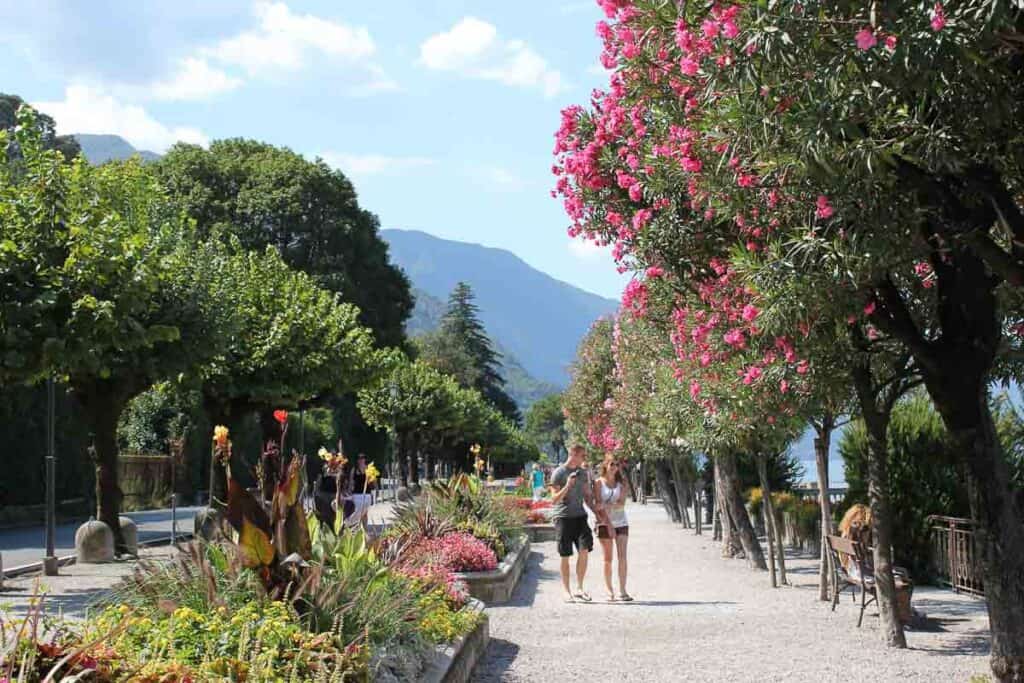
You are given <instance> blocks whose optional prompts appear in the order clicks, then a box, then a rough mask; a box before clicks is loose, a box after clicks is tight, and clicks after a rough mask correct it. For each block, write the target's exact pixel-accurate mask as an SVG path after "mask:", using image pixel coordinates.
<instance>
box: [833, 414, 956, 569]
mask: <svg viewBox="0 0 1024 683" xmlns="http://www.w3.org/2000/svg"><path fill="white" fill-rule="evenodd" d="M839 453H840V454H841V455H842V457H843V461H844V470H845V473H846V482H847V485H848V486H849V490H848V491H847V494H846V498H845V499H844V501H843V503H842V505H840V506H839V507H838V508H837V509H836V515H837V517H841V516H842V514H843V512H844V511H845V510H846V509H848V508H849V507H850V505H852V504H853V503H859V502H863V503H866V502H867V501H868V484H867V458H868V436H867V429H866V428H865V426H864V423H863V421H860V420H858V421H856V422H853V423H852V424H850V425H849V426H848V427H847V428H846V430H845V431H844V432H843V435H842V437H841V438H840V440H839ZM957 460H958V458H957V454H956V452H955V449H954V447H953V445H952V443H951V442H950V440H949V437H948V434H947V432H946V428H945V426H944V425H943V423H942V419H941V417H940V416H939V414H938V413H937V412H936V411H935V409H934V408H933V407H932V403H931V401H930V400H929V399H928V397H927V396H925V395H923V394H915V395H913V396H911V397H909V398H908V399H906V400H904V401H901V402H900V403H899V404H898V405H897V406H896V408H895V410H893V414H892V421H891V423H890V425H889V462H888V466H889V497H890V502H891V506H892V514H893V549H894V551H895V561H896V562H897V563H898V564H900V565H902V566H904V567H906V568H907V569H909V570H910V572H911V574H912V575H913V576H914V577H915V578H916V579H927V578H928V575H929V571H930V570H929V564H930V561H929V558H930V553H931V546H930V541H929V535H930V531H929V528H928V524H927V521H926V519H927V517H928V515H951V516H957V517H969V516H970V508H969V505H968V501H967V488H966V485H965V482H964V479H963V473H962V471H961V468H960V466H959V465H958V464H957Z"/></svg>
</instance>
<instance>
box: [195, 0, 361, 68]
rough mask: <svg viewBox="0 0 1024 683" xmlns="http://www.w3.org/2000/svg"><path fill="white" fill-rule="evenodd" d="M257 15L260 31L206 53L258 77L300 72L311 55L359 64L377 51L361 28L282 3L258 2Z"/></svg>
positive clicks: (239, 36) (240, 36) (227, 40)
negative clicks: (276, 72) (275, 71)
mask: <svg viewBox="0 0 1024 683" xmlns="http://www.w3.org/2000/svg"><path fill="white" fill-rule="evenodd" d="M254 11H255V14H256V17H257V18H258V19H259V28H257V29H254V30H251V31H245V32H243V33H240V34H238V35H237V36H234V37H232V38H227V39H225V40H222V41H221V42H220V43H218V44H217V45H215V46H213V47H211V48H207V49H206V50H204V53H205V54H207V55H209V56H211V57H213V58H216V59H217V60H219V61H221V62H223V63H226V64H232V65H235V66H239V67H241V68H243V69H245V70H247V71H248V72H249V73H250V75H255V74H258V73H260V72H262V71H264V70H266V69H270V68H277V69H285V70H295V69H299V68H301V67H303V66H305V65H306V64H307V63H308V61H309V58H310V56H311V54H312V53H319V54H322V55H326V56H328V57H333V58H338V59H342V60H345V61H349V62H359V61H362V60H365V59H367V58H369V57H371V56H372V55H373V54H374V52H375V51H376V46H375V45H374V42H373V38H371V37H370V32H369V31H368V30H367V29H366V28H365V27H362V26H358V27H357V26H349V25H347V24H342V23H339V22H336V21H330V20H328V19H322V18H320V17H317V16H314V15H312V14H294V13H292V11H291V10H290V9H289V8H288V5H286V4H284V3H283V2H274V3H270V2H259V3H257V4H256V6H255V8H254Z"/></svg>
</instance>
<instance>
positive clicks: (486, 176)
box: [473, 166, 527, 192]
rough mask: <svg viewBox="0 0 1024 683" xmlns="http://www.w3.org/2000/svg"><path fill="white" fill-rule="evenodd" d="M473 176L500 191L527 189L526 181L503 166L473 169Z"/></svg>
mask: <svg viewBox="0 0 1024 683" xmlns="http://www.w3.org/2000/svg"><path fill="white" fill-rule="evenodd" d="M473 175H474V177H475V178H477V179H478V180H479V181H482V182H483V183H484V184H486V185H488V186H489V187H492V188H496V189H499V190H507V191H510V192H511V191H516V190H522V189H523V188H525V187H526V185H527V183H526V181H525V180H523V179H522V178H520V177H519V176H518V175H516V174H515V173H513V172H512V171H510V170H508V169H507V168H502V167H501V166H481V167H477V168H475V169H473Z"/></svg>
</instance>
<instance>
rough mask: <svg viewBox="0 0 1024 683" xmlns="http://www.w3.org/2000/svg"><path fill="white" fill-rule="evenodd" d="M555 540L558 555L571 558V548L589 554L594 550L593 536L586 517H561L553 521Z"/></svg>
mask: <svg viewBox="0 0 1024 683" xmlns="http://www.w3.org/2000/svg"><path fill="white" fill-rule="evenodd" d="M555 540H556V541H558V554H559V555H560V556H562V557H572V548H573V546H576V550H577V551H579V550H586V551H587V552H590V551H591V550H593V549H594V535H593V534H592V533H591V532H590V525H589V524H588V523H587V518H586V517H561V518H559V519H556V520H555Z"/></svg>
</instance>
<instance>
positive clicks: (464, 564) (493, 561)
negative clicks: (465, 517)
mask: <svg viewBox="0 0 1024 683" xmlns="http://www.w3.org/2000/svg"><path fill="white" fill-rule="evenodd" d="M400 565H401V570H402V572H403V573H404V574H406V575H408V576H414V577H416V578H423V579H428V578H434V579H437V578H440V577H442V576H445V577H446V576H447V575H450V574H452V573H455V572H483V571H490V570H492V569H496V568H497V566H498V558H497V556H496V555H495V554H494V551H493V550H491V548H490V547H489V546H488V545H487V544H486V543H484V542H483V541H481V540H480V539H479V538H476V537H475V536H472V535H470V534H467V533H463V532H461V531H457V532H453V533H450V534H445V535H444V536H441V537H440V538H424V539H423V540H421V541H419V542H418V543H416V545H414V546H412V547H411V548H409V549H408V550H406V551H405V553H404V555H403V557H402V561H401V563H400Z"/></svg>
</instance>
